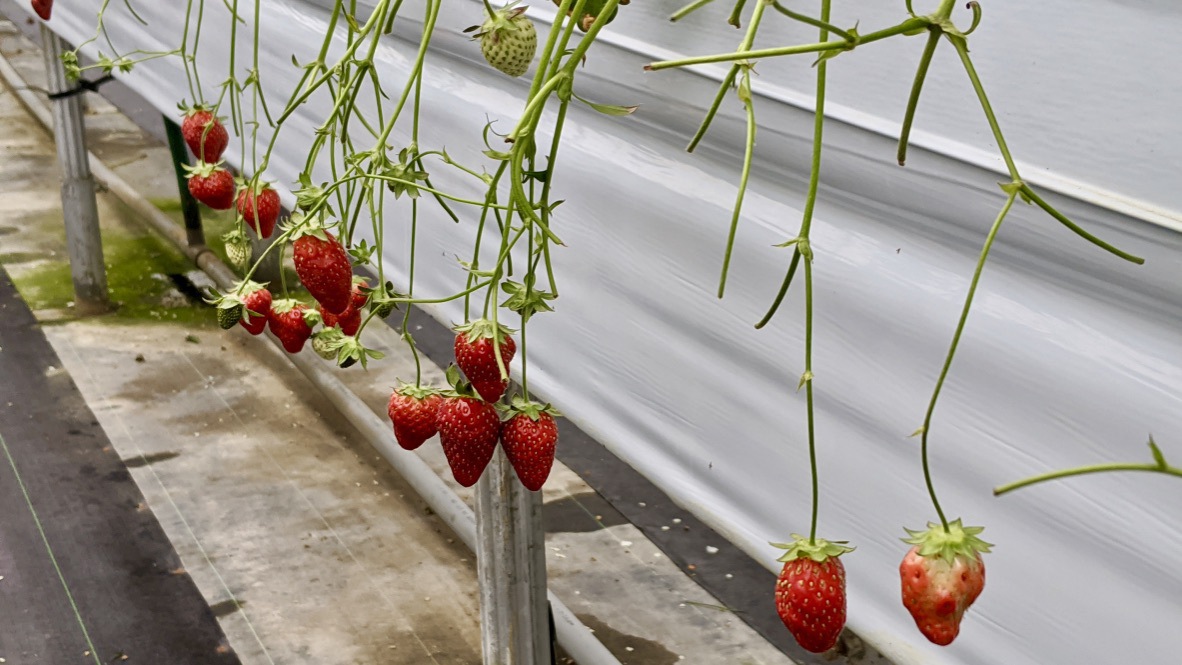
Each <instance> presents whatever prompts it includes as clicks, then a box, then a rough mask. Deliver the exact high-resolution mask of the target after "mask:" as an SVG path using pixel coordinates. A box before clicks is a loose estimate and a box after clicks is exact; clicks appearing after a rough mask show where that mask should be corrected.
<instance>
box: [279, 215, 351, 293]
mask: <svg viewBox="0 0 1182 665" xmlns="http://www.w3.org/2000/svg"><path fill="white" fill-rule="evenodd" d="M292 256H293V258H294V259H295V269H296V273H297V274H298V275H299V276H300V281H301V282H303V283H304V286H305V287H306V288H307V289H308V293H311V294H312V297H313V298H315V299H316V300H317V301H319V302H320V304H321V305H323V306H324V309H326V310H328V311H329V312H332V313H333V314H340V313H342V312H344V311H345V309H346V308H348V307H349V303H350V301H351V300H352V297H353V266H352V264H351V263H350V262H349V255H348V254H347V253H345V248H344V247H342V246H341V243H339V242H337V239H336V238H334V237H333V236H332V234H331V233H329V232H328V231H325V230H324V227H322V226H319V225H318V224H314V223H305V226H304V227H302V228H301V229H300V230H298V231H297V232H296V234H295V242H294V243H293V244H292Z"/></svg>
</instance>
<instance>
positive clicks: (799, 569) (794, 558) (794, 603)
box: [772, 534, 853, 653]
mask: <svg viewBox="0 0 1182 665" xmlns="http://www.w3.org/2000/svg"><path fill="white" fill-rule="evenodd" d="M792 537H793V538H794V539H795V540H793V542H791V543H772V545H774V546H776V547H782V548H784V549H786V550H788V551H787V552H786V553H785V554H784V556H782V557H780V561H783V562H784V568H783V569H782V570H781V571H780V578H779V579H778V580H777V581H776V611H777V612H779V614H780V620H781V621H783V622H784V625H785V626H786V627H787V628H788V632H790V633H792V637H795V638H796V642H797V643H798V644H800V646H801V647H803V648H804V649H805V650H806V651H811V652H812V653H824V652H826V651H828V650H830V649H832V648H833V647H834V646H835V645H836V644H837V638H838V637H839V636H840V635H841V631H842V628H844V627H845V566H844V565H842V563H841V559H840V558H838V557H840V556H841V555H842V554H845V553H846V552H851V551H853V548H852V547H848V546H847V545H846V544H845V541H839V542H831V541H828V540H824V539H821V538H816V539H814V540H813V541H812V542H811V543H810V542H809V539H808V538H805V537H803V536H799V535H797V534H792Z"/></svg>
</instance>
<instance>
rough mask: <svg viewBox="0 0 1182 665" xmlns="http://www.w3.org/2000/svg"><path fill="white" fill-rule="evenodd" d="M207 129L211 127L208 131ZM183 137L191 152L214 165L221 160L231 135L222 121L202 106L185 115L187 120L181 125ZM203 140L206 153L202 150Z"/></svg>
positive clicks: (195, 107)
mask: <svg viewBox="0 0 1182 665" xmlns="http://www.w3.org/2000/svg"><path fill="white" fill-rule="evenodd" d="M206 127H209V130H208V131H206ZM181 135H182V136H184V137H185V143H187V144H188V145H189V150H192V151H193V154H194V155H195V156H196V157H197V159H198V160H200V161H202V162H210V163H213V162H216V161H218V160H220V159H221V158H222V153H223V152H225V151H226V146H227V145H229V144H230V135H229V134H228V133H226V128H225V127H224V126H222V123H221V121H220V120H218V119H217V116H215V115H214V114H213V113H212V112H211V111H210V110H209V109H208V108H205V107H204V106H200V105H199V106H194V107H193V108H191V109H189V110H188V111H187V112H186V113H185V119H184V121H183V122H182V123H181ZM202 139H204V142H205V143H204V145H205V150H204V152H202V149H201V148H202Z"/></svg>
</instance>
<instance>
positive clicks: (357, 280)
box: [351, 277, 369, 311]
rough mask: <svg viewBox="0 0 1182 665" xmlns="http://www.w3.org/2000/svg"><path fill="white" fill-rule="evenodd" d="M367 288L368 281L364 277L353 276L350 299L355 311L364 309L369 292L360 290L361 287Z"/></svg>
mask: <svg viewBox="0 0 1182 665" xmlns="http://www.w3.org/2000/svg"><path fill="white" fill-rule="evenodd" d="M368 288H369V282H368V281H367V280H366V279H365V278H364V277H354V278H353V292H352V300H351V303H352V305H353V309H355V310H357V311H361V310H363V309H365V305H366V303H368V302H369V294H368V293H366V292H364V291H362V289H368Z"/></svg>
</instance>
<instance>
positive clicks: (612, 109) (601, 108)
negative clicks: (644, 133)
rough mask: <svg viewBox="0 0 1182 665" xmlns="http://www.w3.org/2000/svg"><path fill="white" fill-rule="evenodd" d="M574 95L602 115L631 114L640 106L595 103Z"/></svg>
mask: <svg viewBox="0 0 1182 665" xmlns="http://www.w3.org/2000/svg"><path fill="white" fill-rule="evenodd" d="M574 97H575V99H577V100H579V101H580V102H583V103H584V104H586V105H587V106H590V107H591V108H593V109H595V110H596V111H598V112H600V113H602V114H604V115H611V116H625V115H632V114H633V113H635V112H636V109H638V108H640V106H619V105H616V104H597V103H595V102H592V101H589V100H586V99H583V98H582V97H580V96H578V95H575V96H574Z"/></svg>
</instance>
